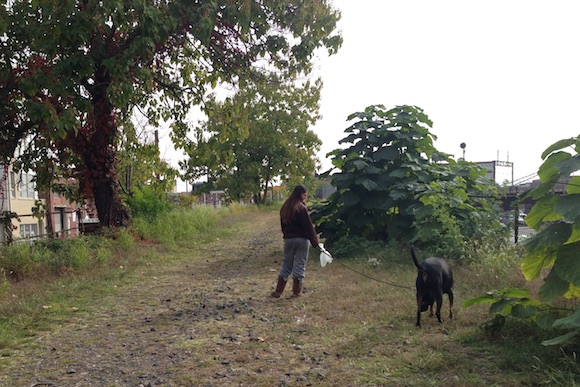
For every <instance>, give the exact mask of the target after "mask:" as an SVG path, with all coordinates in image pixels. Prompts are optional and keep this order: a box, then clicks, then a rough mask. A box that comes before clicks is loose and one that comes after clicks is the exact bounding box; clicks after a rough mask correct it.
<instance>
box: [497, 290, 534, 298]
mask: <svg viewBox="0 0 580 387" xmlns="http://www.w3.org/2000/svg"><path fill="white" fill-rule="evenodd" d="M500 294H501V296H502V297H507V298H529V297H531V295H530V291H529V290H527V289H520V288H509V289H504V290H502V291H501V292H500Z"/></svg>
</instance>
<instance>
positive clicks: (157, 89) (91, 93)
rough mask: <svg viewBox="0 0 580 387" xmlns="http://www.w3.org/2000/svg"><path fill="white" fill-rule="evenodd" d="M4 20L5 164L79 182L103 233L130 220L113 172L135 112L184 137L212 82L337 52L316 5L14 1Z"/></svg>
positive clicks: (298, 69) (329, 24) (326, 13)
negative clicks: (321, 51) (190, 115)
mask: <svg viewBox="0 0 580 387" xmlns="http://www.w3.org/2000/svg"><path fill="white" fill-rule="evenodd" d="M0 18H1V19H2V20H1V21H2V22H1V23H0V47H1V51H0V101H1V102H0V157H1V158H2V161H3V162H11V161H13V158H14V157H16V158H17V159H16V165H17V166H21V167H23V168H31V169H34V170H36V172H37V173H39V174H42V173H45V174H47V175H50V176H49V178H48V180H50V179H56V178H58V177H74V178H75V179H77V180H78V181H79V187H80V193H81V196H82V197H85V198H86V197H89V198H90V197H92V198H94V200H95V204H96V206H97V210H98V213H99V219H100V221H101V224H102V225H105V226H109V225H115V224H124V223H125V222H126V221H127V219H128V212H127V210H126V208H125V206H124V205H123V201H122V199H121V197H120V195H119V189H118V177H117V169H116V167H117V162H118V161H117V154H118V147H119V141H120V138H121V133H122V132H123V130H124V128H125V127H126V125H127V122H128V120H129V119H130V117H131V114H132V112H133V109H134V108H136V107H137V108H139V109H141V110H142V112H143V113H144V114H145V115H146V116H147V117H148V119H149V123H150V124H152V125H157V124H158V123H159V122H160V120H161V119H165V120H169V121H171V122H173V123H174V127H175V128H178V129H179V130H182V128H183V122H184V120H185V117H186V116H187V113H188V112H189V109H190V108H191V107H192V106H194V105H196V104H199V103H200V101H202V99H203V96H204V95H205V94H206V90H207V88H208V87H211V86H212V85H215V84H216V82H219V81H227V82H236V81H238V80H239V79H240V78H241V76H242V75H244V74H245V73H247V72H274V71H275V72H278V73H279V74H280V75H281V76H287V75H296V74H299V73H308V72H309V71H310V70H311V59H312V57H313V54H314V52H315V51H316V50H317V49H324V48H325V49H327V50H328V52H329V53H330V54H332V53H334V52H336V50H337V49H338V48H339V46H340V44H341V37H340V35H338V34H336V33H335V28H336V22H337V20H338V18H339V13H338V12H337V11H336V10H334V9H333V8H332V7H331V6H330V4H329V2H328V1H320V0H286V1H278V0H261V1H256V0H238V1H236V0H224V1H210V0H198V1H191V0H171V1H170V0H164V1H157V0H155V1H154V0H144V1H143V0H128V1H117V0H111V1H96V0H70V1H62V0H39V1H32V2H31V1H19V0H15V1H10V2H4V3H3V6H2V7H0ZM19 147H20V149H21V151H20V152H19V153H16V149H17V148H19ZM45 180H47V179H45Z"/></svg>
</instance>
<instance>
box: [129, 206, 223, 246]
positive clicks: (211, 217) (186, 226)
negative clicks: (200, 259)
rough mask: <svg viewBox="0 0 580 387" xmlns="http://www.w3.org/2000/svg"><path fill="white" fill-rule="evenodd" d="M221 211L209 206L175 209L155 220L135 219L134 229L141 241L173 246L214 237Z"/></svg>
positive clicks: (141, 217)
mask: <svg viewBox="0 0 580 387" xmlns="http://www.w3.org/2000/svg"><path fill="white" fill-rule="evenodd" d="M219 211H220V210H217V209H215V208H213V207H207V206H199V207H194V208H174V209H173V210H172V211H168V212H165V213H163V214H160V215H159V216H157V217H156V218H153V219H152V218H151V217H148V216H139V217H134V219H133V227H134V228H135V230H136V232H137V234H138V235H139V236H140V237H141V239H147V240H154V241H157V242H160V243H166V244H168V245H173V244H175V243H177V242H180V241H189V240H191V239H192V238H196V237H200V236H209V235H212V234H213V232H214V229H215V224H216V222H217V220H218V218H219Z"/></svg>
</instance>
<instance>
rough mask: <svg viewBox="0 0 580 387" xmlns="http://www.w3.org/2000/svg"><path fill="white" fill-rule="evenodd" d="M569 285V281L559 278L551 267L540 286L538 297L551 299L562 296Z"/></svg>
mask: <svg viewBox="0 0 580 387" xmlns="http://www.w3.org/2000/svg"><path fill="white" fill-rule="evenodd" d="M569 287H570V283H569V282H568V281H565V280H563V279H562V278H560V276H558V274H557V273H556V271H555V270H554V269H552V271H550V274H548V277H547V278H546V281H545V282H544V284H543V285H542V286H541V287H540V292H539V296H540V299H541V300H544V301H552V300H554V299H556V298H558V297H562V296H563V295H564V294H565V293H566V291H567V290H568V288H569Z"/></svg>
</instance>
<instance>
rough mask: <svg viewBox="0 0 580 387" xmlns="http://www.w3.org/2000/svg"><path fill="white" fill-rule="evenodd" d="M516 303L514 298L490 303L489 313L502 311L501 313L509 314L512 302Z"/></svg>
mask: <svg viewBox="0 0 580 387" xmlns="http://www.w3.org/2000/svg"><path fill="white" fill-rule="evenodd" d="M515 303H516V300H514V299H507V300H500V301H497V302H495V303H493V304H492V305H491V307H490V308H489V311H490V312H491V313H502V314H509V313H511V308H512V306H513V304H515Z"/></svg>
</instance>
